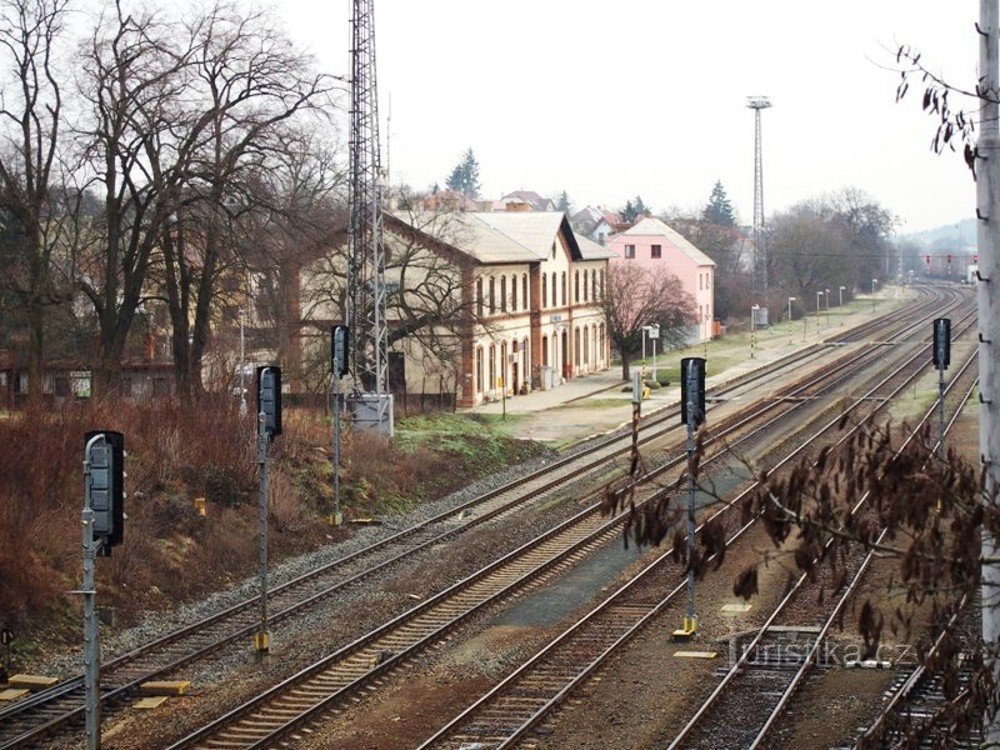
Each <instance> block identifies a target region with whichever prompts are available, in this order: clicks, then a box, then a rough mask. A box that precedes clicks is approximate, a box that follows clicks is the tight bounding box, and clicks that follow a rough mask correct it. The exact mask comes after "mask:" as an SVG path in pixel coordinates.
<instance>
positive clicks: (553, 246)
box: [552, 242, 556, 260]
mask: <svg viewBox="0 0 1000 750" xmlns="http://www.w3.org/2000/svg"><path fill="white" fill-rule="evenodd" d="M555 259H556V243H554V242H553V243H552V260H555Z"/></svg>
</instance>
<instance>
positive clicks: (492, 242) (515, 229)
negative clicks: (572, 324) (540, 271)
mask: <svg viewBox="0 0 1000 750" xmlns="http://www.w3.org/2000/svg"><path fill="white" fill-rule="evenodd" d="M391 216H392V218H393V219H395V220H397V221H399V222H401V223H403V224H405V225H407V226H409V227H412V228H413V229H415V230H417V231H418V232H421V233H423V234H426V235H428V236H430V237H433V238H434V239H436V240H438V241H439V242H443V243H444V244H446V245H449V246H451V247H453V248H455V249H456V250H458V251H460V252H462V253H464V254H466V255H468V256H469V257H471V258H473V259H474V260H477V261H479V262H480V263H484V264H492V263H537V262H539V261H542V260H545V259H546V258H548V257H549V254H550V253H551V251H552V243H553V242H554V241H555V239H556V236H557V235H558V234H559V232H560V231H561V230H565V235H566V237H567V242H568V244H569V246H570V254H571V256H572V257H573V259H574V260H583V256H582V254H581V252H580V246H579V244H578V243H577V241H576V237H575V235H574V234H573V231H572V230H571V229H570V227H569V223H568V222H567V221H566V216H565V215H564V214H563V213H562V212H559V211H523V212H521V211H515V212H511V213H505V212H498V213H494V212H483V213H471V212H465V213H449V214H437V215H435V214H430V213H423V214H418V215H410V216H406V215H400V214H391ZM564 225H565V227H564Z"/></svg>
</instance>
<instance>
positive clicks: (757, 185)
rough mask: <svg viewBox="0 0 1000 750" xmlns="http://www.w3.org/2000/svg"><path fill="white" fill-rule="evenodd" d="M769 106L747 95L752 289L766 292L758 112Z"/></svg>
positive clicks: (762, 162) (761, 160)
mask: <svg viewBox="0 0 1000 750" xmlns="http://www.w3.org/2000/svg"><path fill="white" fill-rule="evenodd" d="M770 106H771V100H770V99H768V98H767V97H766V96H750V97H747V107H749V108H750V109H752V110H753V118H754V131H753V132H754V138H753V244H754V253H755V254H756V259H755V262H754V290H755V291H757V292H761V293H765V294H766V293H767V237H766V234H765V232H764V160H763V149H762V147H761V133H760V113H761V111H762V110H765V109H767V108H768V107H770Z"/></svg>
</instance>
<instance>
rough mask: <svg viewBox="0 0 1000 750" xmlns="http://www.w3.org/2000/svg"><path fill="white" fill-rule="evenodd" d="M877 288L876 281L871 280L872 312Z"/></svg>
mask: <svg viewBox="0 0 1000 750" xmlns="http://www.w3.org/2000/svg"><path fill="white" fill-rule="evenodd" d="M876 286H878V279H872V312H874V311H875V287H876Z"/></svg>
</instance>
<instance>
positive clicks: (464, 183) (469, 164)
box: [446, 148, 479, 198]
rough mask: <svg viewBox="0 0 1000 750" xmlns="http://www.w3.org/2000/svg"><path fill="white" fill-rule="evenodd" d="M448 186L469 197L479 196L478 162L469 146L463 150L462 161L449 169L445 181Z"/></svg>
mask: <svg viewBox="0 0 1000 750" xmlns="http://www.w3.org/2000/svg"><path fill="white" fill-rule="evenodd" d="M446 184H447V185H448V187H449V188H451V189H452V190H455V191H457V192H459V193H462V194H463V195H467V196H468V197H470V198H478V197H479V162H478V161H476V156H475V154H473V153H472V149H471V148H470V149H469V150H468V151H466V152H465V156H463V157H462V161H460V162H459V163H458V164H456V165H455V168H454V169H453V170H451V175H450V176H449V177H448V181H447V183H446Z"/></svg>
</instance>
